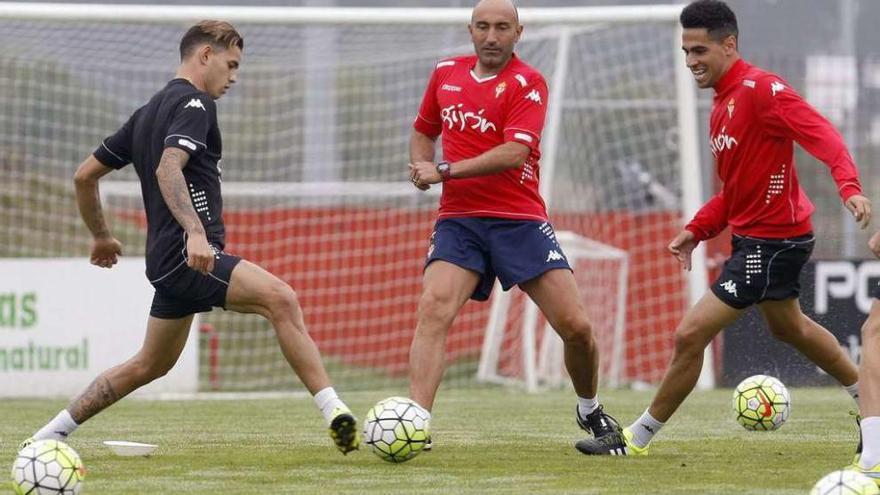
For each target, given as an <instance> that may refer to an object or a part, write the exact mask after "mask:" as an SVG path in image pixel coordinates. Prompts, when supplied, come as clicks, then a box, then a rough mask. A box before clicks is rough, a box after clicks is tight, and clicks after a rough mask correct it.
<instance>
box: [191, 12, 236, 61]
mask: <svg viewBox="0 0 880 495" xmlns="http://www.w3.org/2000/svg"><path fill="white" fill-rule="evenodd" d="M205 43H210V44H211V46H213V47H215V48H220V49H223V50H225V49H228V48H232V47H233V46H237V47H238V48H239V49H240V50H244V38H242V37H241V35H240V34H238V31H236V30H235V28H234V27H232V24H230V23H228V22H225V21H201V22H199V23H198V24H196V25H195V26H193V27H191V28H189V30H187V32H186V34H184V35H183V38H181V40H180V60H183V59H185V58H186V57H188V56H190V55H191V54H192V52H193V50H194V49H195V48H196V47H197V46H201V45H204V44H205Z"/></svg>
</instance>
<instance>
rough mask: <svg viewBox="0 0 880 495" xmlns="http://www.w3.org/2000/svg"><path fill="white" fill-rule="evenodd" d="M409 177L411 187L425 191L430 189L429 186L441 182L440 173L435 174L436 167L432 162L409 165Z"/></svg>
mask: <svg viewBox="0 0 880 495" xmlns="http://www.w3.org/2000/svg"><path fill="white" fill-rule="evenodd" d="M409 176H410V180H411V181H412V183H413V185H415V186H416V187H418V188H419V189H421V190H422V191H427V190H428V189H430V188H431V184H437V183H438V182H440V181H442V180H443V178H442V177H440V172H437V165H436V164H434V162H415V163H410V164H409Z"/></svg>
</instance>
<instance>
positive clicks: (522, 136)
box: [513, 132, 534, 143]
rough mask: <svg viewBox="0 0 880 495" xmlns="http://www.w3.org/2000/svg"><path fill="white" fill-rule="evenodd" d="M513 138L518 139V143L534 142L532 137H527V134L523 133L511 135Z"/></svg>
mask: <svg viewBox="0 0 880 495" xmlns="http://www.w3.org/2000/svg"><path fill="white" fill-rule="evenodd" d="M513 137H514V139H519V140H520V141H525V142H527V143H531V142H532V141H534V140H533V139H532V136H529V135H528V134H526V133H524V132H515V133H513Z"/></svg>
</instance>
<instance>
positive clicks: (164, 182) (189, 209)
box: [156, 148, 204, 232]
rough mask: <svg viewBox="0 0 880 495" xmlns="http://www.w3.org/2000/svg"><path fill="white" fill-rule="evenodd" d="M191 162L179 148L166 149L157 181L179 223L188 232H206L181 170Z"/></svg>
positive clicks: (166, 202)
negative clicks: (188, 161)
mask: <svg viewBox="0 0 880 495" xmlns="http://www.w3.org/2000/svg"><path fill="white" fill-rule="evenodd" d="M187 160H189V155H188V154H187V153H186V152H185V151H183V150H179V149H177V148H166V149H165V152H164V153H162V159H161V161H160V162H159V168H158V170H157V173H156V179H157V180H158V181H159V189H160V190H161V191H162V198H163V199H165V204H166V205H167V206H168V209H169V210H170V211H171V214H172V215H174V218H175V219H176V220H177V223H179V224H180V226H181V227H183V229H184V230H185V231H187V232H201V231H203V230H204V227H203V226H202V221H201V220H200V219H199V215H198V214H197V213H196V209H195V207H193V204H192V199H191V198H190V196H189V191H188V190H187V188H186V178H184V176H183V171H182V170H181V169H182V168H183V166H184V165H185V164H186V162H187Z"/></svg>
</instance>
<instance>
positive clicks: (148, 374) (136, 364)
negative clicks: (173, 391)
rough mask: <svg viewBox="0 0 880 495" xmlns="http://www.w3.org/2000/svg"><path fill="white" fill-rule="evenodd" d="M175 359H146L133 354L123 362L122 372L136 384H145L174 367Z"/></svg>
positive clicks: (160, 376)
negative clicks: (132, 356)
mask: <svg viewBox="0 0 880 495" xmlns="http://www.w3.org/2000/svg"><path fill="white" fill-rule="evenodd" d="M175 362H176V360H175V361H171V360H167V359H162V360H146V359H143V358H141V357H139V356H135V357H134V358H132V359H131V360H129V361H128V362H127V363H125V367H124V372H125V373H126V374H128V375H129V377H130V378H131V379H132V380H133V381H134V382H135V383H136V384H137V385H138V386H143V385H146V384H148V383H150V382H152V381H153V380H157V379H159V378H162V377H163V376H165V375H167V374H168V372H169V371H171V368H173V367H174V363H175Z"/></svg>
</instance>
